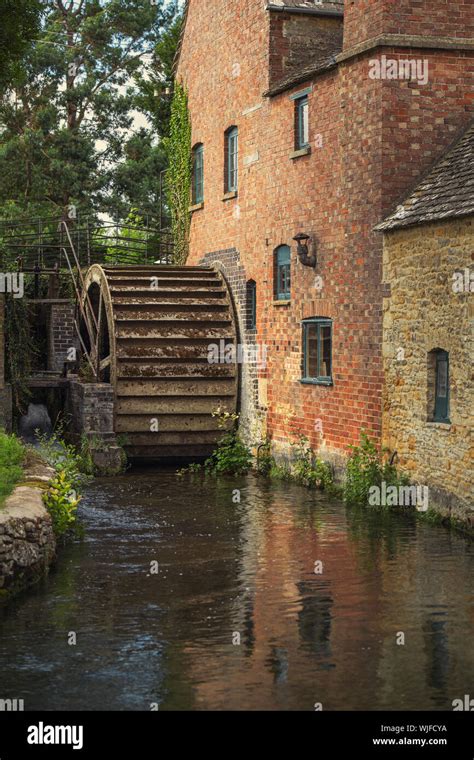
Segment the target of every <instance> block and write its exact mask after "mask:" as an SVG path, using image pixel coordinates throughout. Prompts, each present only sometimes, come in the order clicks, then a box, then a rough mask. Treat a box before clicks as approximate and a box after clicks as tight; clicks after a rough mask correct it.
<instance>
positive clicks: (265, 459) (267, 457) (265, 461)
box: [257, 438, 275, 475]
mask: <svg viewBox="0 0 474 760" xmlns="http://www.w3.org/2000/svg"><path fill="white" fill-rule="evenodd" d="M274 464H275V460H274V458H273V457H272V451H271V441H270V440H269V439H268V438H267V439H266V440H265V441H264V442H263V443H261V444H260V446H258V449H257V472H258V473H259V474H260V475H270V472H271V469H272V467H273V465H274Z"/></svg>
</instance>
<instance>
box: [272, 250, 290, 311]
mask: <svg viewBox="0 0 474 760" xmlns="http://www.w3.org/2000/svg"><path fill="white" fill-rule="evenodd" d="M290 262H291V250H290V247H289V246H288V245H280V246H279V247H278V248H277V249H276V250H275V253H274V277H275V288H274V290H275V298H276V299H277V300H278V301H287V300H288V299H289V298H290V286H291V267H290Z"/></svg>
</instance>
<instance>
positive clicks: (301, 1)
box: [267, 0, 344, 15]
mask: <svg viewBox="0 0 474 760" xmlns="http://www.w3.org/2000/svg"><path fill="white" fill-rule="evenodd" d="M267 8H268V10H271V11H277V10H282V11H284V10H286V11H290V12H291V11H292V10H296V11H301V12H309V13H311V12H314V13H318V12H319V13H335V14H338V15H339V14H342V13H343V10H344V0H268V3H267Z"/></svg>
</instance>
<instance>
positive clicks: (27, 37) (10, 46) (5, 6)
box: [0, 0, 43, 89]
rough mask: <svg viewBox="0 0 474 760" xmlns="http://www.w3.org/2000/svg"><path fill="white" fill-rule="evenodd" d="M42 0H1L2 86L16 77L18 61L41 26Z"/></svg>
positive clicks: (0, 70)
mask: <svg viewBox="0 0 474 760" xmlns="http://www.w3.org/2000/svg"><path fill="white" fill-rule="evenodd" d="M42 5H43V3H42V2H41V0H0V19H1V23H0V88H1V89H3V87H4V86H5V85H6V84H7V83H8V82H9V81H10V80H11V79H12V77H14V75H15V68H16V66H17V65H18V61H19V60H20V58H21V56H22V55H23V54H24V53H25V51H26V50H27V48H28V45H29V44H30V43H31V40H32V39H33V37H35V36H36V35H37V34H38V32H39V28H40V20H41V8H42Z"/></svg>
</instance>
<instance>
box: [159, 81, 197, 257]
mask: <svg viewBox="0 0 474 760" xmlns="http://www.w3.org/2000/svg"><path fill="white" fill-rule="evenodd" d="M165 146H166V152H167V155H168V172H167V178H166V184H167V190H168V202H169V206H170V211H171V228H172V231H173V239H174V245H175V263H176V264H184V263H185V262H186V259H187V256H188V243H189V225H190V214H189V203H190V197H191V176H192V163H191V119H190V115H189V109H188V95H187V92H186V90H185V89H184V87H183V86H182V85H181V84H180V83H179V82H176V84H175V89H174V94H173V101H172V103H171V118H170V130H169V137H168V138H166V141H165Z"/></svg>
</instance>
